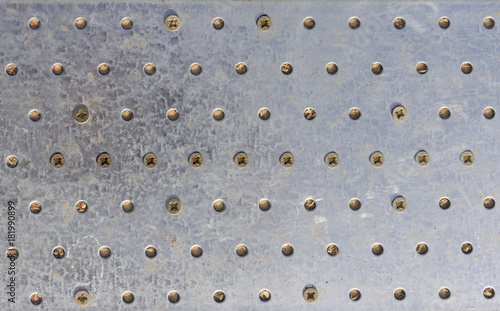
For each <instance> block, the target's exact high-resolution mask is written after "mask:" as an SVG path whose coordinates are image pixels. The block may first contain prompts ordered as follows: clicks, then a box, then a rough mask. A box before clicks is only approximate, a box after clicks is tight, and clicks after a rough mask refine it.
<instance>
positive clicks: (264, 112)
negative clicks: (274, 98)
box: [259, 108, 271, 120]
mask: <svg viewBox="0 0 500 311" xmlns="http://www.w3.org/2000/svg"><path fill="white" fill-rule="evenodd" d="M270 117H271V111H269V109H267V108H262V109H260V110H259V118H260V119H261V120H268V119H269V118H270Z"/></svg>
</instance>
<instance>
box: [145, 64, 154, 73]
mask: <svg viewBox="0 0 500 311" xmlns="http://www.w3.org/2000/svg"><path fill="white" fill-rule="evenodd" d="M155 72H156V66H155V65H154V64H152V63H147V64H146V65H144V73H145V74H147V75H148V76H151V75H154V74H155Z"/></svg>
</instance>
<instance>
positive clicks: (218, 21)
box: [212, 17, 224, 30]
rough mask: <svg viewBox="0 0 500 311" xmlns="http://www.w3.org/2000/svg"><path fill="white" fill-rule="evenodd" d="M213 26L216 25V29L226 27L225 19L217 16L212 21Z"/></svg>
mask: <svg viewBox="0 0 500 311" xmlns="http://www.w3.org/2000/svg"><path fill="white" fill-rule="evenodd" d="M212 26H213V27H214V29H217V30H221V29H222V28H224V20H223V19H222V18H220V17H217V18H215V19H214V20H213V21H212Z"/></svg>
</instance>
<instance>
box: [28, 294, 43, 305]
mask: <svg viewBox="0 0 500 311" xmlns="http://www.w3.org/2000/svg"><path fill="white" fill-rule="evenodd" d="M30 302H31V303H32V304H33V305H35V306H38V305H39V304H41V303H42V295H40V294H39V293H33V294H31V296H30Z"/></svg>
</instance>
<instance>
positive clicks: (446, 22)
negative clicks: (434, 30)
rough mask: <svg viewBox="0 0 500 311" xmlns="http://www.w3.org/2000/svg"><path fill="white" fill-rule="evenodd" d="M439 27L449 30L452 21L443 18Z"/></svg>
mask: <svg viewBox="0 0 500 311" xmlns="http://www.w3.org/2000/svg"><path fill="white" fill-rule="evenodd" d="M438 23H439V27H441V28H443V29H447V28H448V27H450V20H449V19H448V17H445V16H443V17H441V18H440V19H439V22H438Z"/></svg>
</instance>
